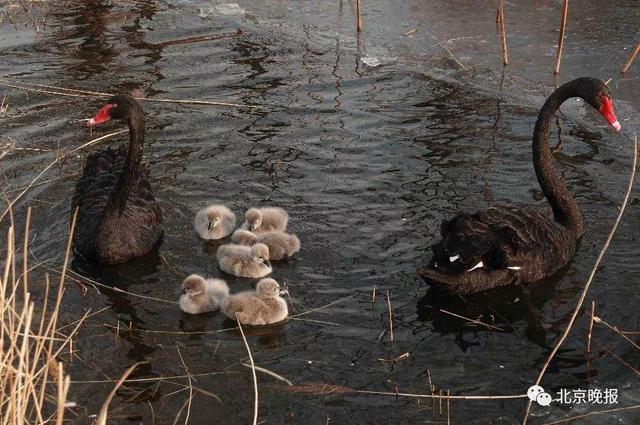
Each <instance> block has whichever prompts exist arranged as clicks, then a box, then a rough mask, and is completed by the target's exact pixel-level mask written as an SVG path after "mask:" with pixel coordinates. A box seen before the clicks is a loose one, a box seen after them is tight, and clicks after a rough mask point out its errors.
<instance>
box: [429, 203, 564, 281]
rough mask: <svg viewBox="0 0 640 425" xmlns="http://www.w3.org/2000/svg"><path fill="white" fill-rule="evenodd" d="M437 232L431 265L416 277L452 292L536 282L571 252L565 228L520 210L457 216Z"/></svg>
mask: <svg viewBox="0 0 640 425" xmlns="http://www.w3.org/2000/svg"><path fill="white" fill-rule="evenodd" d="M440 231H441V236H442V239H441V240H440V241H439V242H438V243H436V244H435V245H433V246H432V250H433V257H432V259H431V262H430V263H429V265H428V266H427V267H425V268H422V269H420V270H419V271H418V273H419V274H420V276H422V277H423V279H425V281H427V282H428V283H430V284H441V285H444V286H446V287H448V288H449V289H450V290H452V291H455V292H464V293H470V292H478V291H482V290H486V289H490V288H494V287H497V286H504V285H508V284H511V283H516V282H533V281H537V280H540V279H542V278H544V277H545V276H549V275H551V274H553V273H554V272H556V271H557V270H559V269H560V268H562V267H563V266H565V265H566V264H567V263H568V262H569V260H570V259H571V257H572V255H573V253H574V251H575V240H574V239H573V238H572V237H571V236H570V234H569V232H568V231H567V230H566V228H564V227H563V226H561V225H560V224H558V223H556V222H555V221H553V220H551V219H549V218H547V217H546V216H544V215H542V214H541V213H539V212H538V211H536V210H535V209H533V208H531V207H528V206H523V205H512V204H500V205H495V206H492V207H490V208H489V209H487V210H485V211H481V212H478V213H475V214H460V215H458V216H456V217H454V218H453V219H452V220H450V221H447V222H444V223H443V224H442V227H441V229H440Z"/></svg>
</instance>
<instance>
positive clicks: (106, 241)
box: [72, 147, 162, 264]
mask: <svg viewBox="0 0 640 425" xmlns="http://www.w3.org/2000/svg"><path fill="white" fill-rule="evenodd" d="M126 154H127V149H126V148H125V147H121V148H120V149H118V150H113V149H110V148H108V149H107V150H105V151H101V152H96V153H93V154H91V155H90V156H89V157H88V158H87V162H86V165H85V167H84V170H83V173H82V176H81V177H80V179H79V180H78V183H77V184H76V191H75V193H74V196H73V201H72V214H73V210H75V208H76V207H78V217H77V220H76V232H75V235H74V249H75V251H76V252H78V253H79V254H81V255H82V256H84V257H85V258H87V259H90V260H94V261H98V262H100V263H107V264H114V263H122V262H125V261H128V260H130V259H132V258H135V257H139V256H142V255H144V254H147V253H148V252H150V251H151V250H152V249H153V247H154V246H155V245H156V243H157V242H158V240H159V239H160V238H161V236H162V212H161V211H160V207H159V206H158V204H157V203H156V200H155V198H154V196H153V192H152V190H151V185H150V184H149V182H148V181H147V179H146V178H145V176H144V175H143V174H140V176H139V177H138V180H137V182H136V184H135V185H134V187H133V189H132V190H131V192H130V194H129V198H128V199H127V204H126V207H125V208H124V210H123V211H122V213H121V214H120V215H119V216H118V217H117V222H113V221H112V222H110V223H109V224H108V225H104V224H105V223H103V221H104V210H105V207H106V206H107V203H108V201H109V197H110V195H111V193H113V191H114V190H115V188H116V186H117V184H118V179H119V178H120V175H121V174H122V172H123V170H124V163H125V159H126Z"/></svg>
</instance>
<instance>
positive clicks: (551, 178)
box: [418, 77, 620, 293]
mask: <svg viewBox="0 0 640 425" xmlns="http://www.w3.org/2000/svg"><path fill="white" fill-rule="evenodd" d="M572 97H581V98H582V99H584V100H585V101H586V102H587V103H589V104H590V105H591V106H593V107H594V108H595V109H596V110H598V111H599V112H600V113H601V114H602V116H603V117H604V118H605V120H607V122H608V123H609V124H611V126H612V127H613V128H614V129H615V130H616V131H619V130H620V123H619V122H618V120H617V119H616V116H615V113H614V110H613V103H612V101H611V97H610V94H609V88H608V87H607V85H606V84H605V83H604V82H603V81H601V80H598V79H595V78H586V77H583V78H578V79H576V80H573V81H571V82H568V83H566V84H564V85H562V86H560V87H559V88H558V89H556V91H554V92H553V94H551V96H549V98H548V99H547V101H546V102H545V104H544V106H543V107H542V109H541V110H540V113H539V115H538V120H537V121H536V125H535V128H534V130H533V165H534V168H535V170H536V176H537V177H538V182H539V183H540V187H541V188H542V192H543V193H544V195H545V197H546V198H547V200H548V201H549V203H550V204H551V208H552V209H553V215H554V217H553V219H552V218H550V217H547V216H546V215H544V214H542V213H540V212H539V211H537V210H535V209H534V208H532V207H530V206H527V205H515V204H498V205H493V206H491V207H489V209H487V210H485V211H480V212H477V213H475V214H465V213H462V214H459V215H457V216H456V217H454V218H453V219H451V220H450V221H445V222H443V223H442V225H441V228H440V233H441V235H442V240H440V241H439V242H438V243H436V244H435V245H433V246H432V247H431V249H432V250H433V257H432V258H431V262H430V263H429V265H428V266H427V267H424V268H421V269H419V270H418V274H419V275H420V276H421V277H422V278H423V279H424V280H425V281H426V282H427V283H429V284H430V285H439V286H442V287H445V288H447V289H449V290H451V291H453V292H458V293H472V292H479V291H484V290H486V289H491V288H495V287H498V286H504V285H509V284H519V283H525V282H535V281H538V280H540V279H542V278H544V277H547V276H550V275H552V274H554V273H555V272H556V271H558V270H560V269H561V268H562V267H563V266H565V265H567V264H568V263H569V261H570V260H571V258H572V257H573V254H574V253H575V250H576V246H577V242H578V241H579V239H580V237H581V236H582V233H583V231H584V226H583V223H582V216H581V214H580V208H579V207H578V204H577V203H576V201H575V199H573V197H572V196H571V194H570V193H569V191H568V190H567V188H566V186H565V185H564V182H563V180H562V179H561V178H560V177H559V176H558V174H557V173H556V171H555V169H554V166H553V163H552V157H551V152H550V149H549V142H550V140H551V126H552V123H553V122H554V115H555V112H556V111H557V110H558V108H559V107H560V105H561V104H562V103H563V102H564V101H566V100H567V99H569V98H572Z"/></svg>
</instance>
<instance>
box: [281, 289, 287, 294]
mask: <svg viewBox="0 0 640 425" xmlns="http://www.w3.org/2000/svg"><path fill="white" fill-rule="evenodd" d="M288 293H289V291H288V290H286V289H281V290H280V295H287V294H288Z"/></svg>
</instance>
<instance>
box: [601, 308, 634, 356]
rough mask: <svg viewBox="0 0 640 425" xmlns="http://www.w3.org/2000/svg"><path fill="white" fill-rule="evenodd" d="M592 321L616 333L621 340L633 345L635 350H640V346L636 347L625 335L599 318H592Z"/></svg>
mask: <svg viewBox="0 0 640 425" xmlns="http://www.w3.org/2000/svg"><path fill="white" fill-rule="evenodd" d="M593 321H594V322H596V323H598V324H602V325H605V326H606V327H607V328H609V329H611V330H612V331H613V332H615V333H617V334H618V335H620V336H621V337H622V338H624V339H625V340H626V341H627V342H628V343H630V344H631V345H633V346H634V347H635V348H636V349H638V350H640V345H638V344H636V343H635V342H633V340H632V339H631V338H629V337H628V336H626V335H625V334H623V333H622V332H620V330H619V329H618V328H617V327H615V326H612V325H610V324H609V323H607V322H606V321H604V320H603V319H602V318H601V317H598V316H593Z"/></svg>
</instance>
